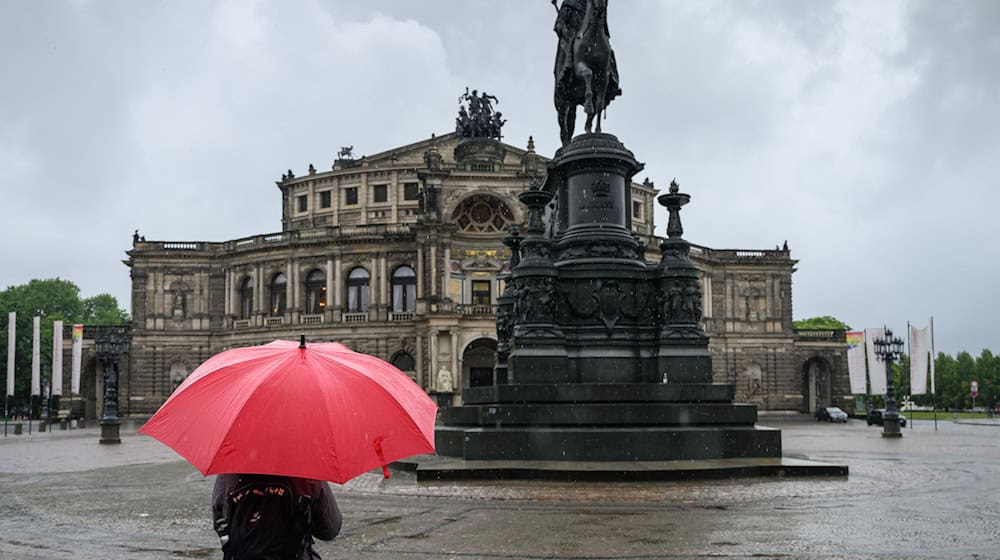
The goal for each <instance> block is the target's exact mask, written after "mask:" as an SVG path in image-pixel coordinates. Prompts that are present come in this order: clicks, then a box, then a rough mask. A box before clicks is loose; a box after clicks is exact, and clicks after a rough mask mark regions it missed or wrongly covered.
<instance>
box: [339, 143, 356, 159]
mask: <svg viewBox="0 0 1000 560" xmlns="http://www.w3.org/2000/svg"><path fill="white" fill-rule="evenodd" d="M337 159H354V146H341V148H340V151H339V152H337Z"/></svg>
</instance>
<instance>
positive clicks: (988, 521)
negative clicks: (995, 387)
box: [0, 418, 1000, 560]
mask: <svg viewBox="0 0 1000 560" xmlns="http://www.w3.org/2000/svg"><path fill="white" fill-rule="evenodd" d="M761 424H763V425H768V426H774V427H778V428H780V429H781V430H782V434H783V446H784V450H785V456H787V457H798V458H809V459H812V460H818V461H826V462H833V463H846V464H847V465H849V466H850V476H849V477H848V478H846V479H844V478H830V479H798V478H793V479H783V478H765V479H746V480H735V481H730V480H725V481H707V482H633V483H608V482H601V483H596V482H587V483H583V482H576V483H574V482H532V481H517V482H497V483H483V482H440V483H420V484H418V483H417V482H416V479H415V477H414V475H413V473H407V472H397V473H394V474H393V476H392V478H390V479H389V480H382V477H381V474H365V475H362V476H361V477H358V478H357V479H355V480H353V481H351V482H350V483H348V484H346V485H344V486H334V491H335V493H336V495H337V499H338V501H339V503H340V506H341V509H342V510H343V512H344V527H343V530H342V532H341V535H340V536H339V537H338V538H337V539H336V540H335V541H333V542H331V543H320V544H319V546H318V550H319V551H320V552H321V553H322V554H323V557H324V558H328V559H330V558H355V559H388V558H413V559H423V558H456V559H474V558H486V559H494V558H530V559H569V558H586V559H596V558H611V559H640V558H641V559H646V558H723V559H742V558H792V559H812V558H880V559H908V558H926V559H939V558H983V559H995V558H1000V424H998V423H993V424H991V423H977V424H965V423H963V424H959V423H954V422H952V421H951V420H946V419H941V420H939V422H938V430H937V431H934V424H933V422H930V421H917V422H915V423H914V425H913V428H912V429H911V428H910V427H909V426H908V427H907V428H905V429H904V437H903V438H902V439H899V440H891V439H888V440H887V439H883V438H881V437H880V435H879V433H880V431H879V428H877V427H868V426H866V425H865V423H864V422H863V421H858V420H852V421H851V422H849V423H848V424H846V425H843V424H826V423H823V424H819V423H816V422H814V421H811V420H806V419H802V418H763V419H762V421H761ZM98 439H99V429H97V428H87V429H83V430H71V431H57V432H51V433H42V434H38V433H35V434H32V435H30V436H29V435H27V434H24V435H19V436H13V435H11V436H9V437H7V438H6V439H2V440H0V488H2V491H0V559H11V560H21V559H24V560H40V559H45V560H50V559H51V560H57V559H74V560H97V559H100V560H106V559H118V558H121V559H176V558H221V557H222V554H221V552H219V549H218V540H217V539H216V537H215V534H214V533H213V532H212V529H211V523H210V520H209V513H208V512H209V508H208V504H209V499H210V496H211V490H212V484H213V483H214V477H208V478H205V477H202V476H201V475H200V474H199V473H198V472H197V471H196V470H195V469H194V468H193V467H191V466H190V465H188V464H187V463H186V462H184V461H183V460H182V459H180V458H179V457H178V456H177V455H176V454H174V452H173V451H171V450H169V449H168V448H166V447H164V446H163V445H161V444H160V443H158V442H156V441H155V440H152V439H150V438H147V437H145V436H140V435H137V434H135V433H134V429H132V430H130V429H127V428H126V429H124V430H123V433H122V444H121V445H119V446H106V445H99V444H98V443H97V441H98Z"/></svg>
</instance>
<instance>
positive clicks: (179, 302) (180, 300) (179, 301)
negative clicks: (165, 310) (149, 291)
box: [173, 288, 184, 317]
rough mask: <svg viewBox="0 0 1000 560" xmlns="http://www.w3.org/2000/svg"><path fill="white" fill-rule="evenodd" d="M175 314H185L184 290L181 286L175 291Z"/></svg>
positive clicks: (180, 315) (178, 315)
mask: <svg viewBox="0 0 1000 560" xmlns="http://www.w3.org/2000/svg"><path fill="white" fill-rule="evenodd" d="M173 314H174V317H183V316H184V291H183V290H181V289H180V288H178V289H177V290H176V291H174V305H173Z"/></svg>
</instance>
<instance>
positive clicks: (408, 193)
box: [403, 183, 420, 200]
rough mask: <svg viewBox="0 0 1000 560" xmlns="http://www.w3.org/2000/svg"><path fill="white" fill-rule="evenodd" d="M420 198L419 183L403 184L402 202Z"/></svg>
mask: <svg viewBox="0 0 1000 560" xmlns="http://www.w3.org/2000/svg"><path fill="white" fill-rule="evenodd" d="M418 198H420V183H403V200H417V199H418Z"/></svg>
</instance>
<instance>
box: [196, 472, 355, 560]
mask: <svg viewBox="0 0 1000 560" xmlns="http://www.w3.org/2000/svg"><path fill="white" fill-rule="evenodd" d="M255 479H256V480H266V481H272V482H283V483H285V484H288V485H289V486H291V487H292V490H293V492H294V493H295V495H296V496H309V497H310V498H311V501H310V510H311V512H310V513H311V525H310V527H309V532H310V534H311V535H312V536H313V537H315V538H317V539H320V540H323V541H329V540H332V539H333V538H334V537H336V536H337V533H339V532H340V525H341V522H342V518H341V515H340V508H338V507H337V501H336V500H335V499H334V497H333V491H331V490H330V485H329V484H327V483H326V482H324V481H321V480H313V479H309V478H293V477H287V476H277V475H241V474H220V475H219V476H218V477H216V479H215V489H214V490H213V491H212V522H213V526H215V527H217V524H216V521H217V520H218V519H222V518H226V519H228V513H229V512H227V511H226V509H227V503H228V502H227V497H228V496H229V494H230V493H231V492H232V491H234V490H236V489H237V488H239V487H240V486H242V485H244V484H247V483H248V482H252V481H254V480H255ZM302 558H304V559H309V558H319V555H318V554H317V553H316V552H314V551H313V550H312V546H311V541H310V545H309V546H308V547H307V549H306V550H305V554H303V556H302Z"/></svg>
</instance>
